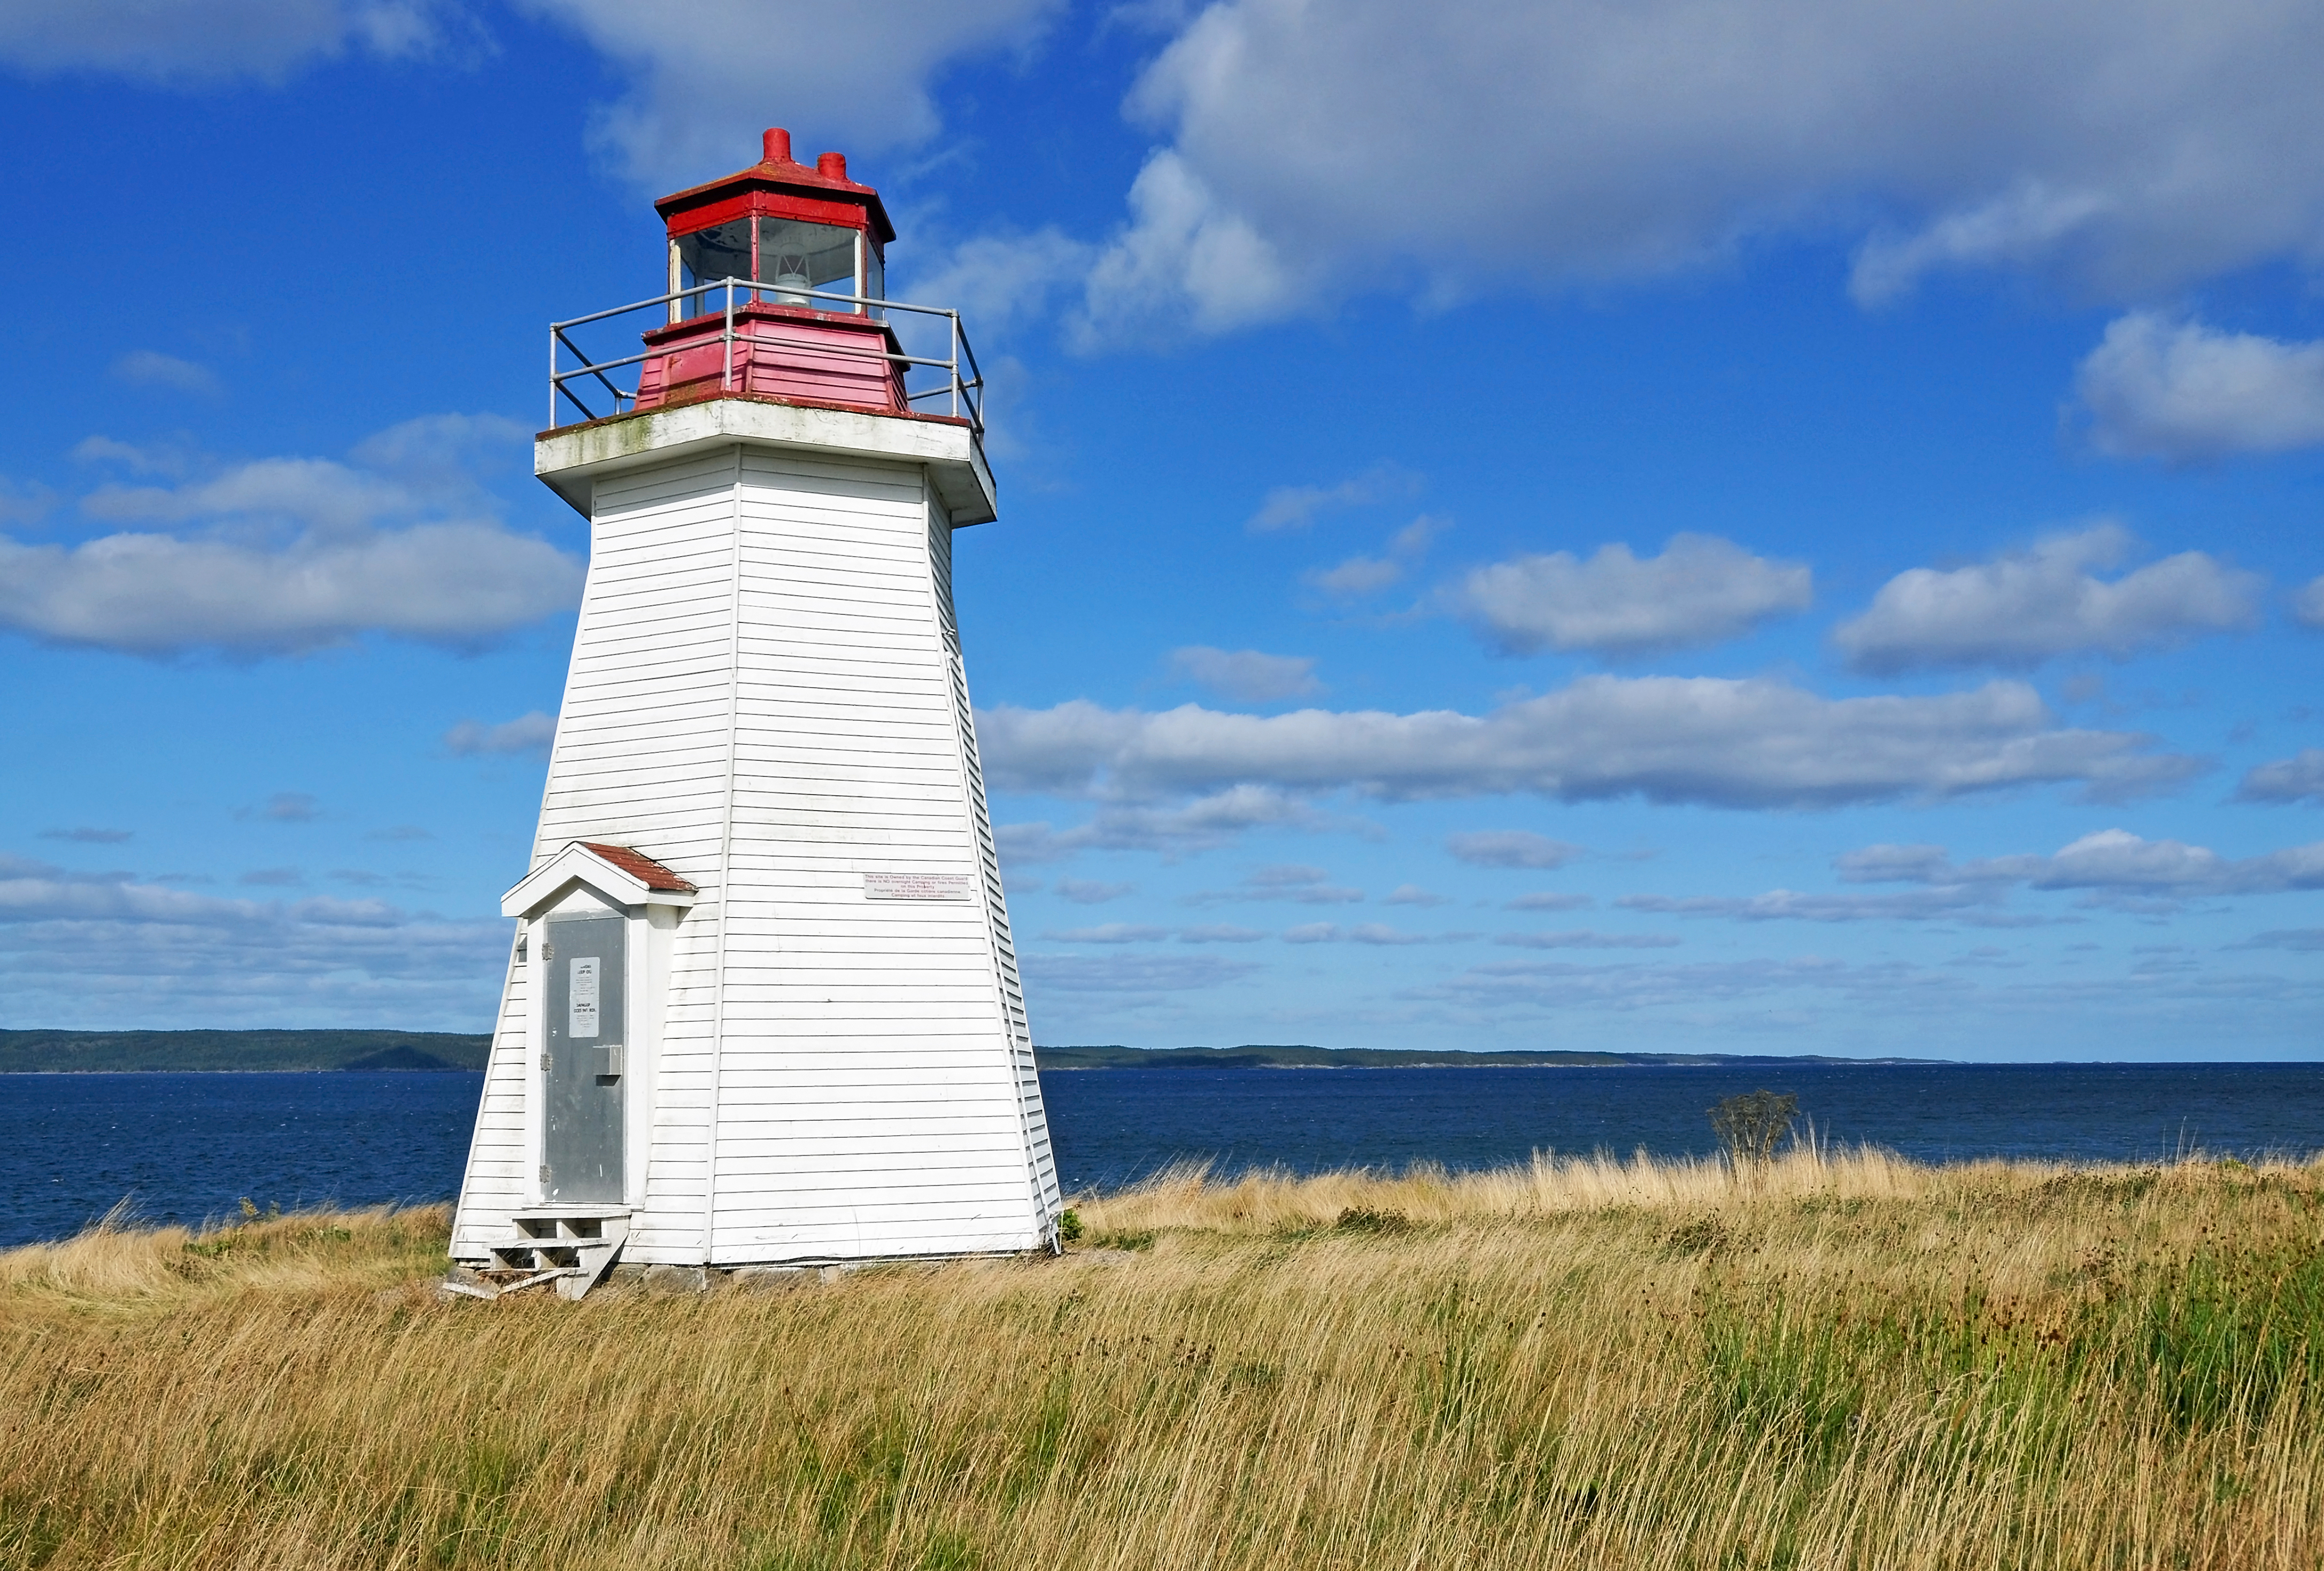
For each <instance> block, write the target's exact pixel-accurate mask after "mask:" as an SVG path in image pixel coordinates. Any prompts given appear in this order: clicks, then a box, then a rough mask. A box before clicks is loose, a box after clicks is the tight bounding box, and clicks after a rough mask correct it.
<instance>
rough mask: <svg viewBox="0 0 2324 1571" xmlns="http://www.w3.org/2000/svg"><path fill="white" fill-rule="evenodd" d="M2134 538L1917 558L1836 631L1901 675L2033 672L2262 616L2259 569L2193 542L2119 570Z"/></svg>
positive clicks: (2090, 538)
mask: <svg viewBox="0 0 2324 1571" xmlns="http://www.w3.org/2000/svg"><path fill="white" fill-rule="evenodd" d="M2134 545H2135V541H2133V540H2132V539H2131V537H2130V534H2129V532H2128V531H2126V530H2124V529H2123V528H2122V527H2121V526H2120V525H2118V524H2113V523H2101V524H2095V525H2093V526H2091V527H2090V528H2089V529H2084V530H2080V531H2076V532H2074V533H2071V534H2060V535H2053V536H2052V537H2050V538H2049V539H2047V540H2044V541H2040V542H2039V543H2037V544H2035V545H2034V546H2033V548H2032V549H2031V550H2024V551H2013V552H2010V553H2008V554H2006V555H2004V556H2001V557H1997V558H1996V559H1994V560H1992V561H1989V562H1983V563H1979V564H1978V565H1976V566H1974V567H1966V568H1954V569H1952V570H1950V571H1940V570H1938V569H1937V568H1912V569H1911V570H1909V571H1907V572H1903V573H1899V574H1897V575H1896V577H1895V578H1891V579H1889V580H1888V582H1887V583H1886V584H1884V585H1882V586H1881V588H1880V592H1879V593H1878V594H1877V595H1876V596H1873V600H1872V605H1871V608H1870V609H1869V610H1867V611H1866V612H1865V614H1864V615H1861V616H1858V617H1857V618H1856V619H1855V620H1853V621H1851V622H1847V623H1843V624H1841V625H1840V629H1839V630H1838V631H1837V632H1836V633H1834V634H1833V635H1832V638H1833V642H1835V643H1836V644H1837V645H1838V646H1839V647H1840V652H1841V653H1842V654H1843V655H1845V656H1846V657H1847V660H1848V663H1849V665H1850V666H1851V667H1853V668H1854V669H1856V670H1861V671H1869V672H1875V673H1878V674H1884V675H1887V674H1894V673H1896V672H1899V671H1907V670H1932V669H1941V668H1959V667H1967V666H2000V667H2003V668H2006V669H2015V670H2026V669H2030V668H2032V667H2033V666H2037V665H2039V664H2041V663H2042V662H2043V661H2048V660H2053V659H2056V658H2058V657H2060V656H2062V655H2071V654H2103V655H2107V656H2108V657H2110V658H2112V659H2115V660H2127V659H2129V658H2130V657H2131V656H2133V655H2135V654H2142V653H2145V652H2149V651H2153V650H2160V649H2171V648H2174V647H2176V646H2178V645H2180V644H2183V643H2186V642H2189V641H2190V640H2191V639H2195V638H2199V637H2202V636H2204V635H2206V634H2209V633H2233V632H2238V631H2241V630H2243V629H2245V628H2248V627H2251V626H2253V625H2254V624H2256V623H2257V621H2258V619H2259V600H2260V595H2261V591H2262V588H2263V587H2264V586H2263V584H2262V581H2261V580H2260V578H2258V577H2257V575H2255V574H2252V573H2246V572H2241V571H2238V570H2236V569H2235V568H2228V567H2227V566H2225V565H2223V564H2222V563H2220V562H2219V561H2218V560H2217V559H2215V558H2212V557H2210V556H2208V555H2206V554H2205V553H2203V552H2201V551H2182V552H2181V553H2180V554H2179V555H2177V556H2175V557H2166V558H2164V559H2163V560H2162V561H2159V562H2153V563H2150V564H2148V565H2147V566H2145V567H2143V568H2137V569H2136V570H2135V571H2133V572H2128V573H2124V574H2121V575H2120V576H2118V577H2116V578H2099V577H2098V573H2097V570H2098V569H2101V568H2114V567H2116V566H2118V565H2120V563H2121V562H2122V561H2123V560H2124V559H2126V557H2128V556H2129V554H2130V553H2131V550H2132V549H2133V547H2134Z"/></svg>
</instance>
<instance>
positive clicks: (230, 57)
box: [0, 0, 457, 86]
mask: <svg viewBox="0 0 2324 1571" xmlns="http://www.w3.org/2000/svg"><path fill="white" fill-rule="evenodd" d="M456 21H457V14H453V13H451V12H450V8H449V7H448V6H447V5H438V4H432V3H430V0H84V3H81V4H74V3H72V0H11V4H9V5H5V6H0V61H5V62H6V63H7V64H9V65H12V66H14V67H15V68H16V69H19V70H22V71H25V72H28V73H30V74H32V75H35V76H51V75H56V74H59V73H63V72H75V71H96V72H103V73H106V74H107V75H113V76H123V77H128V78H130V79H134V80H138V81H147V82H158V83H164V84H168V85H171V86H194V85H199V84H203V83H208V82H217V81H227V80H232V79H237V78H255V79H259V80H262V81H280V80H281V79H283V78H284V77H286V76H288V75H289V74H290V73H291V71H292V70H294V69H297V68H299V67H300V66H304V65H308V64H311V63H313V62H315V61H317V60H330V59H334V58H336V57H337V56H340V55H343V54H345V53H346V51H348V50H349V49H350V48H355V49H360V50H362V51H364V52H366V53H369V54H374V55H377V56H380V57H382V58H383V59H389V60H397V59H404V58H408V57H410V56H413V55H422V54H427V53H429V52H430V51H434V50H436V49H438V48H440V47H441V46H442V45H443V44H444V43H445V42H447V31H449V30H450V28H451V27H452V25H453V24H454V23H456Z"/></svg>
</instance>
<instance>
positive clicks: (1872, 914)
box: [1614, 888, 2024, 926]
mask: <svg viewBox="0 0 2324 1571" xmlns="http://www.w3.org/2000/svg"><path fill="white" fill-rule="evenodd" d="M1994 898H1995V897H1994V895H1993V894H1992V893H1991V892H1987V891H1984V890H1978V889H1968V888H1944V889H1928V890H1911V891H1907V892H1903V893H1897V894H1803V893H1801V892H1798V891H1796V890H1789V889H1775V890H1769V891H1768V892H1766V893H1765V894H1755V895H1746V896H1740V897H1730V896H1724V895H1690V896H1686V897H1683V898H1674V897H1673V896H1670V895H1661V894H1626V895H1624V896H1622V897H1621V898H1620V899H1619V900H1617V901H1615V902H1614V903H1615V904H1616V905H1618V906H1620V907H1621V908H1622V909H1623V910H1633V911H1651V912H1653V913H1655V914H1656V915H1658V916H1674V917H1724V918H1726V919H1729V920H1730V921H1741V922H1784V921H1790V922H1866V921H1908V922H1917V921H1930V920H1933V919H1959V918H1961V917H1963V916H1964V915H1968V914H1969V913H1970V910H1971V908H1973V907H1982V906H1987V905H1990V904H1992V903H1993V901H1994ZM1978 914H1979V915H1980V916H1985V917H1987V920H1988V921H1989V920H1990V915H1989V913H1982V912H1980V913H1978ZM2023 920H2024V919H2022V918H2007V919H2003V921H2004V924H2005V925H2009V926H2015V925H2018V924H2019V923H2020V922H2022V921H2023Z"/></svg>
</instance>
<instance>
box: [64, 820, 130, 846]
mask: <svg viewBox="0 0 2324 1571" xmlns="http://www.w3.org/2000/svg"><path fill="white" fill-rule="evenodd" d="M136 837H137V831H136V830H134V829H101V828H96V827H91V826H89V825H86V824H83V825H79V826H77V827H73V828H70V829H43V830H42V831H41V838H42V839H43V840H71V841H74V842H76V843H78V844H79V845H83V846H120V845H124V844H126V843H127V842H129V841H131V840H134V839H135V838H136Z"/></svg>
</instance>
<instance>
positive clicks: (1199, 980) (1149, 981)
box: [1024, 955, 1263, 993]
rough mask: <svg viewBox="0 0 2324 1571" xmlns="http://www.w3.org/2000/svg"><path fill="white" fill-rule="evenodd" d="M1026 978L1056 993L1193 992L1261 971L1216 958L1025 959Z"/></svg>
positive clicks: (1256, 966) (1245, 962)
mask: <svg viewBox="0 0 2324 1571" xmlns="http://www.w3.org/2000/svg"><path fill="white" fill-rule="evenodd" d="M1024 966H1025V979H1026V982H1027V984H1028V985H1029V986H1031V987H1034V988H1037V989H1040V990H1043V991H1047V992H1055V993H1192V992H1197V991H1201V990H1203V989H1205V988H1212V987H1220V986H1223V985H1225V984H1228V983H1230V982H1239V981H1240V980H1241V979H1242V978H1243V977H1246V976H1249V975H1251V974H1252V973H1253V972H1255V971H1259V970H1261V969H1263V967H1261V966H1259V964H1258V963H1257V962H1256V961H1250V960H1230V959H1227V958H1226V957H1225V956H1220V955H1087V956H1084V955H1028V956H1025V959H1024Z"/></svg>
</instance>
